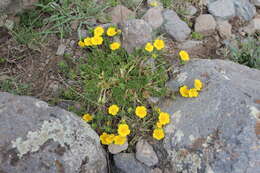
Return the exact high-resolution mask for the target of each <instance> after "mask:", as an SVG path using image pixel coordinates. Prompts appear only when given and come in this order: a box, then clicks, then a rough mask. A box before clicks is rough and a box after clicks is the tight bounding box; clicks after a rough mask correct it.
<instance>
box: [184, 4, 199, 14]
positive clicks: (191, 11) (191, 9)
mask: <svg viewBox="0 0 260 173" xmlns="http://www.w3.org/2000/svg"><path fill="white" fill-rule="evenodd" d="M196 13H197V8H196V7H194V6H193V5H189V6H188V7H187V8H186V10H185V15H187V16H193V15H194V14H196Z"/></svg>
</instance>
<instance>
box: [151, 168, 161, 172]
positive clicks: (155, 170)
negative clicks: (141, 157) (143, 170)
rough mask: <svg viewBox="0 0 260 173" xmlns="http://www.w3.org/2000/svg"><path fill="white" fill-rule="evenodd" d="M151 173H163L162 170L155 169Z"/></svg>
mask: <svg viewBox="0 0 260 173" xmlns="http://www.w3.org/2000/svg"><path fill="white" fill-rule="evenodd" d="M151 173H162V170H161V169H159V168H154V169H152V170H151Z"/></svg>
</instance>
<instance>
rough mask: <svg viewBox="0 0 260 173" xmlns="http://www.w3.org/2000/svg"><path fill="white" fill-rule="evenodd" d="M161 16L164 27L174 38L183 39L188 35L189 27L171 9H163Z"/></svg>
mask: <svg viewBox="0 0 260 173" xmlns="http://www.w3.org/2000/svg"><path fill="white" fill-rule="evenodd" d="M163 17H164V29H165V31H166V33H167V34H169V35H170V36H171V37H172V38H173V39H174V40H176V41H184V40H186V39H187V38H188V37H189V35H190V33H191V29H190V28H189V27H188V25H187V24H186V23H185V22H184V21H182V20H181V19H180V18H179V16H178V15H177V14H176V13H175V12H174V11H173V10H165V11H164V12H163Z"/></svg>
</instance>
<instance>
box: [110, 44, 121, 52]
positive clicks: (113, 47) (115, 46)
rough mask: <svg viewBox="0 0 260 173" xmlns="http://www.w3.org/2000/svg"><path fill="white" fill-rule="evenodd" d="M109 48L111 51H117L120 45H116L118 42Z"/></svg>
mask: <svg viewBox="0 0 260 173" xmlns="http://www.w3.org/2000/svg"><path fill="white" fill-rule="evenodd" d="M109 47H110V49H111V50H116V49H119V48H120V43H118V42H114V43H111V44H110V45H109Z"/></svg>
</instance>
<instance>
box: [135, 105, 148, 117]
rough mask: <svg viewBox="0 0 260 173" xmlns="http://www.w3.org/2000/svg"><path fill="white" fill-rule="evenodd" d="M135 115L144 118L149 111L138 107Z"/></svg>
mask: <svg viewBox="0 0 260 173" xmlns="http://www.w3.org/2000/svg"><path fill="white" fill-rule="evenodd" d="M135 114H136V116H138V117H139V118H144V117H145V116H146V115H147V109H146V107H144V106H137V107H136V109H135Z"/></svg>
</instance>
